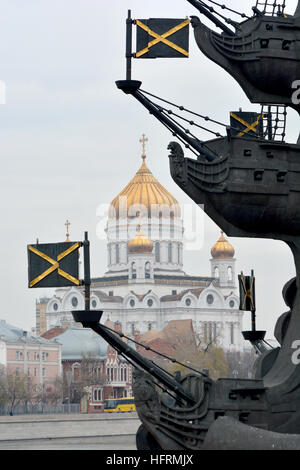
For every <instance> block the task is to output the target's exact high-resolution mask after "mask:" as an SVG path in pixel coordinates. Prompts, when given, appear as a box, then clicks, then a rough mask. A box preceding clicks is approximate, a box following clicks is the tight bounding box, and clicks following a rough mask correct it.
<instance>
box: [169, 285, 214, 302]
mask: <svg viewBox="0 0 300 470" xmlns="http://www.w3.org/2000/svg"><path fill="white" fill-rule="evenodd" d="M204 289H206V287H199V288H197V289H186V290H183V291H181V292H179V293H178V294H170V295H164V296H163V297H161V298H160V301H161V302H175V301H176V300H181V299H182V298H183V297H184V296H185V294H188V293H191V294H193V295H195V296H196V297H197V298H198V299H199V296H200V294H201V292H202V291H203V290H204Z"/></svg>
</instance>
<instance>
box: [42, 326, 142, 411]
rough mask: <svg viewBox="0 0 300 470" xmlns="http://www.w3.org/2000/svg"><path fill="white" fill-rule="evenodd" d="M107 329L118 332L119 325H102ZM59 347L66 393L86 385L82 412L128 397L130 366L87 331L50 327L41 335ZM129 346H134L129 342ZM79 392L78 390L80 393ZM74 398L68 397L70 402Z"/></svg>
mask: <svg viewBox="0 0 300 470" xmlns="http://www.w3.org/2000/svg"><path fill="white" fill-rule="evenodd" d="M105 325H106V326H107V327H109V328H111V329H113V330H115V331H121V325H120V324H119V323H116V324H113V323H111V322H106V324H105ZM43 337H44V338H51V340H52V341H54V342H57V343H58V344H60V345H61V361H62V370H63V376H64V382H65V383H67V382H68V374H70V375H69V377H70V378H69V381H70V382H69V386H70V390H72V389H74V390H76V385H77V384H79V383H83V386H84V384H85V383H86V386H84V390H85V392H86V393H85V395H86V396H85V397H83V401H82V403H84V404H85V405H84V409H83V410H82V411H83V412H87V413H97V412H101V411H103V408H104V400H105V399H107V398H120V397H127V396H128V397H129V396H132V388H131V381H132V367H131V365H130V364H128V362H127V361H126V360H125V359H124V358H123V357H122V356H119V355H118V353H117V351H116V350H115V349H113V348H112V347H111V346H109V345H108V344H107V342H106V341H104V339H103V338H101V337H100V336H99V335H97V334H96V333H95V332H94V331H93V330H91V329H89V328H82V327H79V326H74V325H71V326H69V328H59V327H56V328H52V329H50V330H49V331H47V332H46V333H44V335H43ZM132 347H135V346H134V344H133V343H132ZM81 391H82V390H81ZM74 400H76V396H74V393H73V396H72V397H71V401H74Z"/></svg>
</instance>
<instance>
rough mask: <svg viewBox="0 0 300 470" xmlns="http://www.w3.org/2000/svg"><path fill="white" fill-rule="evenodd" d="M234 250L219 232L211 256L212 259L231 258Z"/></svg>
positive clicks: (222, 233)
mask: <svg viewBox="0 0 300 470" xmlns="http://www.w3.org/2000/svg"><path fill="white" fill-rule="evenodd" d="M234 253H235V250H234V248H233V246H232V245H231V244H230V243H229V241H228V240H226V238H225V237H224V232H222V231H221V236H220V238H219V240H218V241H217V243H216V244H215V245H214V246H213V247H212V249H211V256H212V257H213V258H233V257H234Z"/></svg>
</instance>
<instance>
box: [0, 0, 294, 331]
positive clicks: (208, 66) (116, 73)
mask: <svg viewBox="0 0 300 470" xmlns="http://www.w3.org/2000/svg"><path fill="white" fill-rule="evenodd" d="M254 3H255V0H249V1H248V0H246V1H245V0H244V1H243V2H240V1H237V0H227V4H228V6H230V7H231V8H236V9H241V5H242V9H243V11H244V12H246V13H250V12H251V7H252V6H253V5H254ZM296 3H297V1H296V0H288V1H287V4H288V7H287V8H288V12H293V10H294V8H295V6H296ZM0 5H1V15H0V80H2V81H4V82H5V83H6V104H3V105H0V150H1V152H0V158H1V173H0V191H1V197H0V207H1V213H2V224H1V246H0V253H1V256H0V262H1V271H0V286H1V304H0V305H1V307H0V308H1V311H0V318H1V319H5V320H6V321H8V322H9V323H11V324H13V325H16V326H18V327H20V328H24V329H27V330H30V329H31V327H33V326H35V299H36V298H37V297H39V296H43V295H44V294H47V293H50V294H53V291H52V292H48V291H45V290H40V289H33V290H29V289H28V288H27V248H26V246H27V244H30V243H35V241H36V238H39V240H40V242H41V243H42V242H44V243H48V242H49V243H50V242H57V241H63V240H64V239H65V226H64V224H65V221H66V219H69V220H70V221H71V224H72V225H71V227H70V231H71V238H72V239H73V240H81V239H83V233H84V231H85V230H88V232H89V238H90V240H91V255H92V260H91V264H92V275H93V276H101V275H102V274H103V273H104V272H105V270H106V261H107V256H106V243H105V240H104V238H103V237H102V240H100V239H99V237H98V236H97V225H98V224H99V223H100V224H101V223H102V220H101V218H99V216H97V210H98V208H99V207H100V208H102V207H103V205H105V204H108V203H109V202H110V201H111V200H112V199H113V198H114V197H115V196H116V195H117V194H118V193H119V191H120V190H121V189H122V188H123V187H124V186H125V185H126V184H127V183H128V181H129V180H130V179H131V178H132V176H133V175H134V174H135V172H136V171H137V169H138V167H139V166H140V162H141V160H140V154H141V146H140V143H139V139H140V137H141V135H142V134H143V133H145V134H146V135H147V137H148V138H149V142H148V144H147V156H148V161H147V163H148V166H149V168H150V169H151V171H152V172H153V174H154V176H156V177H157V178H158V180H159V181H160V182H161V183H162V184H163V185H164V186H165V187H166V188H167V189H168V190H169V191H170V192H171V193H172V194H173V195H174V196H175V197H176V198H177V199H178V201H179V202H180V203H181V204H182V205H183V207H184V208H185V207H188V205H190V204H191V203H192V202H191V201H190V199H189V198H188V197H187V196H186V195H185V194H184V193H183V192H182V191H181V190H180V188H179V187H177V186H176V184H175V183H174V182H173V180H172V178H171V176H170V173H169V161H168V151H167V145H168V143H169V142H170V140H172V139H173V138H172V137H171V136H170V134H169V133H168V132H167V131H166V130H165V129H164V128H163V127H162V126H161V125H160V124H159V123H158V122H157V121H156V120H155V119H154V118H153V117H152V116H150V115H149V114H148V113H147V111H146V110H145V109H144V108H143V107H142V106H141V105H140V104H139V103H137V102H135V101H134V100H133V98H131V97H129V96H125V95H124V94H123V93H122V92H121V91H119V90H117V88H116V86H115V81H116V80H118V79H124V78H125V59H124V53H125V19H126V16H127V10H128V9H131V10H132V16H133V18H149V17H174V18H185V17H186V16H189V15H192V14H197V11H196V10H195V9H194V8H193V7H192V6H191V5H189V4H188V3H187V2H186V1H185V0H164V1H161V0H151V1H150V0H115V1H110V2H106V1H104V0H51V1H50V0H0ZM223 13H224V12H223ZM190 40H191V47H190V58H189V59H160V60H154V61H151V60H148V61H147V60H140V61H134V63H133V78H135V79H140V80H142V81H143V88H144V89H146V90H149V91H151V92H153V93H154V94H158V95H159V96H163V97H164V98H166V99H169V100H170V101H175V102H176V103H179V104H184V105H186V106H187V107H190V108H192V109H193V110H195V111H197V112H200V113H203V114H208V115H210V116H212V117H213V118H215V119H217V120H220V121H223V122H228V120H229V112H230V111H231V110H236V109H238V108H239V107H243V109H247V110H253V111H256V110H257V109H259V108H258V107H257V106H255V105H251V104H250V103H249V101H248V99H247V98H246V96H245V94H244V93H243V91H242V90H241V89H240V87H239V85H238V84H237V83H236V82H235V81H234V80H233V79H232V78H231V77H230V76H229V75H228V74H227V73H226V72H225V71H223V70H222V69H221V68H220V67H219V66H217V65H215V64H213V63H212V62H210V61H209V60H208V59H206V58H205V57H204V56H203V55H202V53H201V52H200V51H199V50H198V48H197V47H196V44H195V41H194V37H193V33H192V32H191V38H190ZM290 115H291V116H290V119H289V140H290V141H295V140H296V136H297V134H298V132H297V129H299V122H298V117H297V116H296V115H295V113H293V112H291V113H290ZM199 137H200V138H203V139H208V138H209V136H208V135H207V134H205V133H203V134H201V133H200V134H199ZM192 204H193V205H194V203H192ZM197 211H200V209H198V208H197ZM219 234H220V231H219V228H218V227H217V226H216V225H215V224H214V223H213V222H212V221H211V220H210V219H209V218H208V217H207V216H205V217H204V241H203V246H202V247H201V249H198V250H196V251H187V252H186V253H185V266H184V267H185V271H186V272H187V273H189V274H197V275H210V263H209V259H210V248H211V246H212V245H213V244H214V243H215V241H216V240H217V239H218V238H219ZM230 241H231V243H232V244H233V245H234V247H235V250H236V258H237V272H239V271H241V270H243V271H244V272H245V273H250V270H251V269H254V271H255V274H256V278H257V315H258V328H260V329H267V331H268V337H271V336H272V334H273V329H274V324H275V321H276V318H277V317H278V316H279V315H280V314H281V313H282V312H283V311H285V309H286V307H285V305H284V302H283V300H282V296H281V290H282V287H283V285H284V284H285V282H287V281H288V280H289V279H290V278H291V277H293V276H294V264H293V259H292V256H291V253H290V250H289V249H288V248H287V247H286V246H285V244H284V243H283V242H280V241H273V240H260V239H256V240H254V239H239V238H236V239H234V238H231V239H230ZM245 320H246V321H245V328H247V327H248V326H249V314H248V313H246V314H245Z"/></svg>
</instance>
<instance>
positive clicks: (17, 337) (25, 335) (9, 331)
mask: <svg viewBox="0 0 300 470" xmlns="http://www.w3.org/2000/svg"><path fill="white" fill-rule="evenodd" d="M0 340H2V341H5V342H11V343H16V342H19V343H30V344H45V345H46V344H49V345H50V344H53V343H55V342H53V341H51V340H49V339H46V338H42V337H41V336H35V335H33V334H31V333H29V332H28V331H24V330H22V329H21V328H18V327H16V326H13V325H10V324H9V323H6V321H5V320H0Z"/></svg>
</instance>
